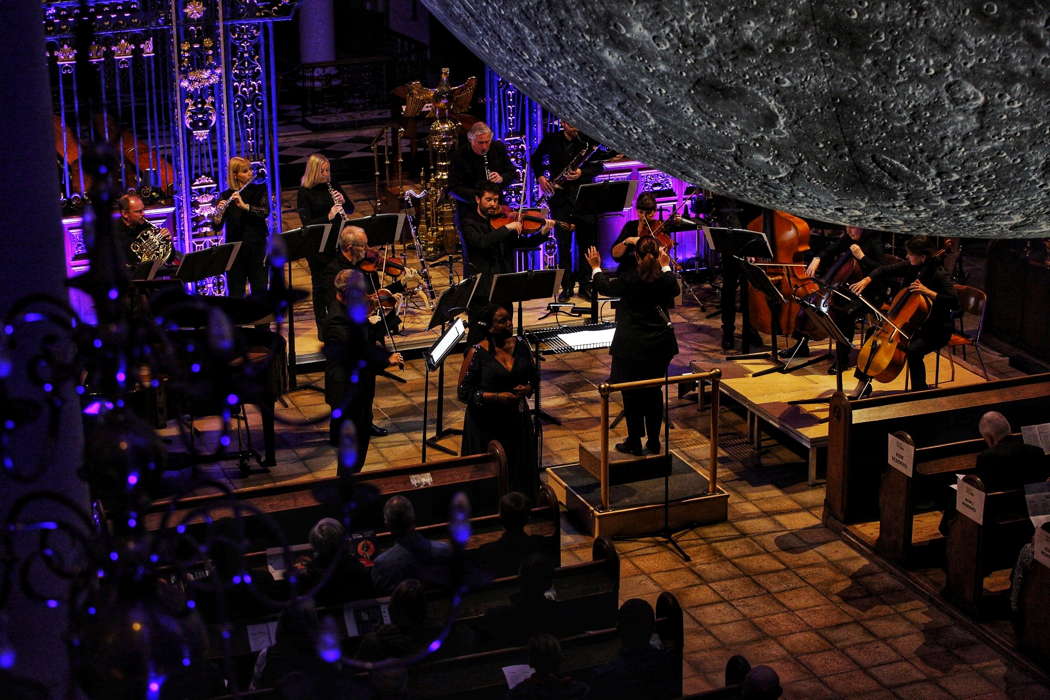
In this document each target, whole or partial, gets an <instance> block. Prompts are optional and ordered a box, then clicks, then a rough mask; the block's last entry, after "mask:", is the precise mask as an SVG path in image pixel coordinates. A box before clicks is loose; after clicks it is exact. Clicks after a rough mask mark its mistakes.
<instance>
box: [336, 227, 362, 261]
mask: <svg viewBox="0 0 1050 700" xmlns="http://www.w3.org/2000/svg"><path fill="white" fill-rule="evenodd" d="M367 249H368V234H366V233H365V230H364V229H363V228H361V227H360V226H344V227H343V230H342V231H340V232H339V252H340V253H342V254H343V257H345V258H346V259H347V260H349V261H350V262H352V263H357V262H360V260H361V258H363V257H365V251H366V250H367Z"/></svg>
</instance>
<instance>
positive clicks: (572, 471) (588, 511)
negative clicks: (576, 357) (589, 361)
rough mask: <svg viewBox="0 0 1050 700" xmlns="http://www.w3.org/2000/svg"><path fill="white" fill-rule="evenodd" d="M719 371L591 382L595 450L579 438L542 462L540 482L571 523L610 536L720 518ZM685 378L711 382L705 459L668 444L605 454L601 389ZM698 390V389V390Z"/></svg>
mask: <svg viewBox="0 0 1050 700" xmlns="http://www.w3.org/2000/svg"><path fill="white" fill-rule="evenodd" d="M721 378H722V373H721V371H720V370H717V369H714V370H709V371H701V372H694V373H691V374H682V375H678V376H675V377H668V378H660V379H645V380H640V381H633V382H622V383H618V384H602V385H601V386H599V387H598V393H599V394H600V396H601V402H602V408H601V426H600V432H599V435H600V436H601V448H600V452H599V453H598V454H595V453H594V452H592V451H591V450H589V449H587V447H585V446H584V445H582V444H581V445H580V459H579V461H578V462H575V463H573V464H563V465H559V466H554V467H549V468H548V469H547V477H548V479H547V483H548V485H549V486H550V487H551V490H552V491H554V495H555V497H556V498H557V499H558V502H559V503H561V504H562V505H563V506H565V509H566V510H567V511H568V513H569V516H570V517H571V518H573V519H574V520H575V521H576V523H577V525H579V526H580V527H581V528H583V529H584V530H586V531H587V532H589V533H590V534H592V535H594V536H595V537H599V536H602V535H605V536H608V537H613V536H615V535H625V536H627V535H647V534H651V533H663V534H667V533H670V532H671V531H673V530H678V529H681V528H683V527H685V526H689V525H701V524H708V523H716V522H722V521H723V520H725V519H726V513H727V510H728V505H729V494H728V493H726V492H725V491H724V490H723V489H722V488H720V487H719V486H718V412H719V408H718V390H719V389H718V385H719V382H720V381H721ZM689 383H699V384H700V387H701V388H702V387H703V384H704V383H710V384H711V402H710V407H709V410H710V426H709V432H708V439H709V441H710V450H709V452H708V458H707V460H701V461H706V465H705V464H700V463H696V462H693V461H691V460H690V459H689V458H687V457H684V456H683V455H681V454H680V453H678V452H676V451H675V450H673V449H668V451H667V452H665V453H664V454H659V455H653V456H649V457H637V458H631V459H624V460H618V461H612V460H611V458H610V452H609V395H610V394H611V393H612V392H614V391H623V390H625V389H627V390H630V389H641V388H646V387H656V386H664V385H665V384H666V385H671V384H689ZM665 390H667V387H665ZM699 395H700V396H702V395H703V391H702V390H701V391H700V392H699ZM665 419H666V416H665ZM665 444H666V440H665ZM667 447H668V448H670V445H667Z"/></svg>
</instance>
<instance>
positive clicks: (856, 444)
mask: <svg viewBox="0 0 1050 700" xmlns="http://www.w3.org/2000/svg"><path fill="white" fill-rule="evenodd" d="M1048 395H1050V373H1046V374H1037V375H1031V376H1026V377H1016V378H1013V379H1002V380H997V381H993V382H987V383H985V384H976V385H969V386H962V387H951V388H944V389H931V390H927V391H920V392H912V393H902V394H891V395H887V396H876V397H871V398H866V399H858V400H855V401H849V400H847V399H846V397H845V396H844V395H842V394H836V395H835V396H834V397H832V401H831V409H830V425H829V431H828V482H827V490H826V496H825V503H824V520H825V522H826V523H827V524H828V525H829V526H832V527H837V526H840V525H844V524H849V523H856V522H862V521H871V520H875V519H876V518H878V516H879V512H878V503H877V501H876V498H875V496H876V494H878V492H879V482H880V480H881V477H882V472H883V466H884V465H885V464H886V444H887V437H886V436H887V435H888V434H889V433H893V432H896V431H901V430H904V431H907V432H908V433H909V434H911V435H923V436H927V439H928V442H929V444H934V443H941V444H943V443H950V442H959V441H964V440H969V439H972V438H974V437H975V436H976V434H977V423H978V421H979V420H980V417H981V415H982V414H984V413H985V412H986V411H992V410H995V411H999V412H1001V413H1002V414H1003V415H1005V416H1006V418H1007V419H1008V420H1009V421H1010V423H1011V424H1012V425H1015V426H1016V425H1021V424H1025V425H1028V424H1032V423H1044V422H1048V421H1050V401H1047V400H1046V397H1047V396H1048Z"/></svg>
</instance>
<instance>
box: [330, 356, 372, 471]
mask: <svg viewBox="0 0 1050 700" xmlns="http://www.w3.org/2000/svg"><path fill="white" fill-rule="evenodd" d="M350 391H352V392H354V394H353V396H352V398H351V399H350V400H349V401H345V400H344V401H343V405H341V406H332V411H333V412H334V411H337V410H338V411H340V415H339V417H337V418H336V417H333V418H332V420H331V422H330V423H329V426H328V440H329V442H330V443H331V444H333V445H335V446H337V447H338V446H339V438H340V433H341V432H342V429H343V421H345V420H349V421H353V424H354V431H355V432H356V433H357V442H356V452H355V454H354V456H353V459H352V460H351V462H350V464H347V465H344V464H343V460H342V457H340V460H339V476H345V475H346V474H348V473H349V474H356V473H357V472H359V471H361V468H362V467H364V466H365V458H366V457H368V445H369V443H370V442H371V440H372V418H373V409H372V403H373V402H374V400H375V395H376V376H375V375H374V374H372V373H371V372H362V373H361V379H360V382H359V383H358V384H357V385H356V386H352V387H351V389H350Z"/></svg>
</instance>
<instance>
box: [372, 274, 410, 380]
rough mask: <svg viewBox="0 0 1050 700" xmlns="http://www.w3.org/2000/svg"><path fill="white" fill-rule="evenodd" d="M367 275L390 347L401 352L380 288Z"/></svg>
mask: <svg viewBox="0 0 1050 700" xmlns="http://www.w3.org/2000/svg"><path fill="white" fill-rule="evenodd" d="M384 262H385V261H384ZM384 267H385V265H384ZM365 276H366V277H367V278H368V283H369V284H370V285H371V287H372V294H374V295H375V297H376V310H377V311H378V312H379V319H380V320H381V321H382V322H383V330H385V331H386V336H387V337H388V338H390V347H391V348H393V349H394V352H396V353H400V352H401V351H400V350H398V349H397V343H396V342H395V341H394V334H393V333H391V332H390V324H389V323H387V322H386V314H385V313H384V309H383V304H382V302H380V300H379V290H378V289H376V283H375V280H374V279H372V275H369V274H368V273H365ZM404 368H405V366H404V364H403V363H402V364H401V369H404Z"/></svg>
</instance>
